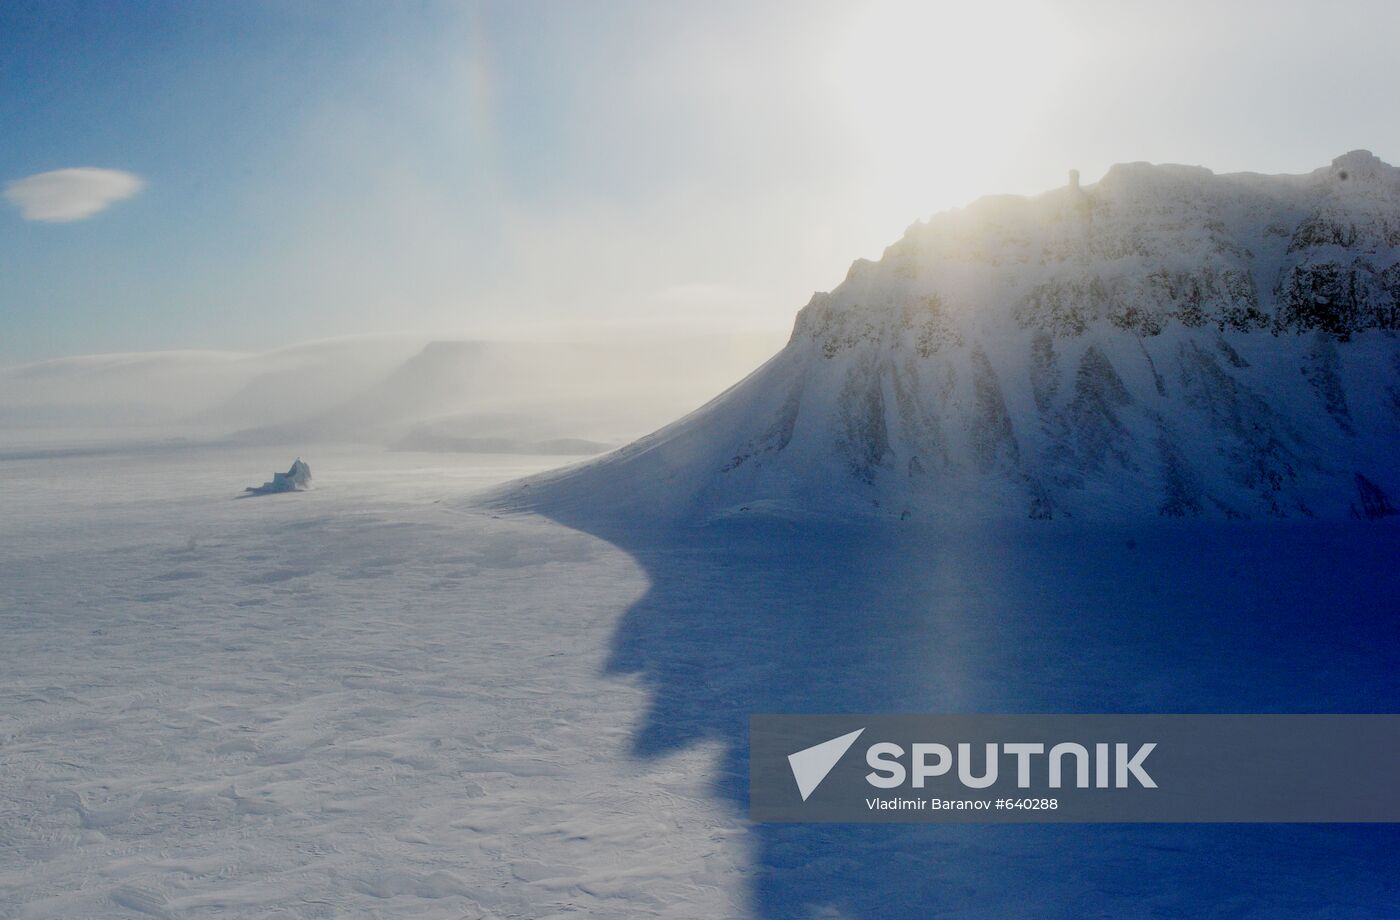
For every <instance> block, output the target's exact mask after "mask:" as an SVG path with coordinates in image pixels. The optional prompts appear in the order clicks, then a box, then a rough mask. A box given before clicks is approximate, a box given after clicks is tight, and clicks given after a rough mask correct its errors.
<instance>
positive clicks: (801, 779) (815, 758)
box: [788, 728, 865, 802]
mask: <svg viewBox="0 0 1400 920" xmlns="http://www.w3.org/2000/svg"><path fill="white" fill-rule="evenodd" d="M863 731H865V729H863V728H858V729H856V730H855V731H853V732H851V733H850V734H848V735H842V736H841V737H839V738H832V739H831V740H830V741H823V742H822V743H821V744H814V745H812V746H811V747H809V748H803V749H802V750H800V751H798V752H797V753H796V754H789V755H788V766H790V767H792V778H793V779H795V780H797V791H798V792H800V793H802V801H804V802H805V801H807V797H808V796H809V795H811V794H812V793H813V792H816V791H817V787H818V786H820V785H821V784H822V780H824V779H826V775H827V774H828V773H830V772H831V768H832V767H834V766H836V764H837V763H839V762H840V760H841V758H842V757H843V756H845V754H846V752H847V751H849V750H850V749H851V745H853V744H855V743H856V739H857V738H859V737H860V734H861V732H863Z"/></svg>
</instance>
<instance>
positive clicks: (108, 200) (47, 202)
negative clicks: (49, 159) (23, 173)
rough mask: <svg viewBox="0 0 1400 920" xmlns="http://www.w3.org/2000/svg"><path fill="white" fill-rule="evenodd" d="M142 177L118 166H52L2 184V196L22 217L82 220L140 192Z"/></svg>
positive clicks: (49, 219)
mask: <svg viewBox="0 0 1400 920" xmlns="http://www.w3.org/2000/svg"><path fill="white" fill-rule="evenodd" d="M145 184H146V183H145V180H143V179H142V178H141V177H140V176H136V175H133V174H131V173H129V172H123V171H121V170H119V169H97V168H95V167H91V166H84V167H78V168H75V169H55V170H52V171H50V172H42V173H36V174H35V175H32V176H27V177H25V178H23V179H16V180H15V181H13V182H9V183H6V185H5V199H6V200H7V201H9V202H10V204H12V205H14V206H15V207H17V208H19V210H20V214H21V215H22V216H23V217H24V219H25V220H40V221H47V222H51V223H61V222H64V221H73V220H84V219H86V218H89V217H91V216H93V215H94V214H96V213H98V212H99V211H102V210H105V209H106V208H108V207H110V206H111V205H113V204H115V203H116V202H118V201H121V200H123V199H125V198H130V197H131V196H132V195H135V194H136V193H137V192H139V191H141V188H142V186H144V185H145Z"/></svg>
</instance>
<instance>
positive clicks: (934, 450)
mask: <svg viewBox="0 0 1400 920" xmlns="http://www.w3.org/2000/svg"><path fill="white" fill-rule="evenodd" d="M1397 327H1400V169H1396V168H1394V167H1392V166H1389V165H1387V164H1386V163H1383V162H1381V161H1380V160H1379V159H1377V158H1376V157H1374V156H1372V155H1371V154H1370V153H1368V152H1366V151H1354V152H1352V153H1348V154H1346V155H1345V156H1342V157H1339V158H1337V159H1336V160H1334V161H1333V163H1332V165H1331V166H1327V167H1323V168H1321V169H1318V170H1315V171H1314V172H1312V173H1308V174H1305V175H1298V176H1264V175H1257V174H1251V173H1242V174H1233V175H1215V174H1213V173H1211V172H1210V171H1209V170H1206V169H1202V168H1197V167H1185V166H1154V165H1149V164H1146V163H1131V164H1123V165H1119V166H1115V167H1113V168H1112V169H1111V170H1109V172H1108V174H1107V175H1106V176H1104V178H1103V179H1102V180H1101V181H1100V182H1098V183H1097V184H1095V185H1089V186H1084V187H1082V188H1081V187H1078V186H1077V185H1076V184H1073V183H1072V184H1071V185H1070V186H1068V187H1065V188H1061V189H1058V190H1055V191H1051V192H1048V193H1046V194H1043V195H1040V196H1038V197H1035V198H1019V197H993V198H985V199H982V200H980V201H978V202H976V203H974V204H973V205H971V206H969V207H967V208H965V209H961V210H956V211H951V212H948V213H944V214H940V215H938V216H936V217H934V218H932V219H931V220H929V221H927V222H921V223H917V224H915V225H914V226H912V227H910V228H909V230H908V231H907V232H906V234H905V235H904V238H903V239H901V240H900V241H899V242H897V243H895V244H894V245H893V246H890V247H889V248H888V249H887V250H886V251H885V253H884V256H883V258H881V259H880V261H878V262H869V261H864V260H861V261H857V262H856V263H855V264H854V265H853V266H852V267H851V270H850V273H849V275H848V276H847V278H846V280H845V282H844V283H843V284H841V285H840V286H839V287H838V288H837V289H836V290H834V291H832V292H830V293H820V294H817V295H815V296H814V297H813V298H812V300H811V302H810V303H809V304H808V305H807V306H806V307H805V308H804V309H803V310H802V311H801V312H800V313H799V314H798V316H797V322H796V325H795V327H794V329H793V333H792V338H791V340H790V341H789V343H788V345H787V346H786V347H785V348H784V349H783V350H782V351H781V352H779V353H778V354H777V355H776V356H775V357H773V358H772V359H771V360H770V361H769V362H768V363H766V364H765V365H764V366H763V367H761V368H759V369H758V370H757V371H755V372H754V373H753V374H752V375H750V376H749V377H748V378H746V379H745V380H743V381H742V382H740V383H739V384H737V385H735V386H734V387H732V388H731V389H729V390H728V391H726V392H725V393H723V394H722V395H720V396H719V397H717V398H716V399H715V400H713V401H712V402H711V403H709V404H708V405H706V406H704V407H703V408H701V409H699V410H697V411H696V412H694V413H692V414H691V415H689V416H687V417H686V418H684V419H682V420H680V421H678V422H676V423H674V424H672V425H670V426H669V427H666V428H663V429H661V430H660V431H658V432H656V433H655V434H652V435H650V436H648V437H645V438H642V439H641V440H639V441H636V442H635V443H633V444H631V445H629V446H627V447H624V448H622V449H621V450H619V451H616V452H614V453H612V454H608V455H606V456H604V457H602V458H599V459H597V460H594V461H591V462H589V463H587V464H584V465H582V466H577V467H574V468H571V469H569V470H566V471H563V472H561V473H555V474H549V475H546V476H543V477H537V478H536V479H534V480H531V481H528V482H526V483H524V484H522V486H521V487H519V488H517V489H516V490H515V491H514V492H512V493H511V494H510V497H509V501H510V502H512V503H514V504H516V505H520V504H522V503H523V504H525V505H530V504H539V505H545V504H548V505H553V506H556V507H557V506H560V505H561V504H562V505H571V506H579V507H580V508H588V509H593V510H596V511H599V512H607V511H610V510H615V511H621V510H624V509H633V510H644V511H648V512H654V513H660V514H671V515H683V516H692V515H699V516H702V517H704V516H713V515H717V514H728V513H741V512H743V511H745V510H751V509H758V508H778V509H783V510H785V511H789V512H794V513H806V512H818V513H837V514H848V513H851V512H858V513H872V514H877V515H892V516H896V517H901V518H910V517H916V518H918V517H924V518H926V517H940V516H949V515H967V514H970V515H975V516H1013V517H1031V518H1059V517H1077V518H1098V519H1104V518H1125V517H1137V516H1153V517H1156V516H1159V515H1160V516H1168V517H1195V516H1215V517H1226V518H1250V517H1252V518H1259V517H1280V518H1286V517H1300V516H1302V517H1311V516H1318V517H1344V516H1348V515H1353V516H1361V517H1378V516H1385V515H1389V514H1393V513H1394V512H1395V501H1396V498H1397V497H1400V459H1397V448H1400V339H1397V333H1396V330H1397Z"/></svg>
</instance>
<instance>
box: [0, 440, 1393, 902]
mask: <svg viewBox="0 0 1400 920" xmlns="http://www.w3.org/2000/svg"><path fill="white" fill-rule="evenodd" d="M307 454H308V456H309V457H311V458H312V459H313V460H314V464H315V469H316V476H317V485H318V488H317V489H316V490H313V491H310V492H297V493H288V494H283V495H275V496H269V497H266V498H259V499H256V500H253V501H237V500H234V496H235V495H237V494H238V490H239V489H240V488H241V487H242V485H243V483H244V482H245V481H246V478H247V476H248V474H249V471H250V470H263V469H267V468H269V467H271V466H273V465H274V464H277V463H281V462H285V456H284V455H282V454H281V453H280V452H270V451H253V450H236V451H232V450H219V451H211V450H197V449H187V450H182V451H165V452H161V451H157V450H145V451H140V452H134V453H131V454H122V453H107V454H104V455H101V456H86V455H49V456H44V457H40V458H31V459H2V458H0V507H3V509H4V514H3V515H0V637H3V641H0V916H5V917H7V918H9V917H16V918H63V920H75V918H104V920H112V918H120V917H131V918H139V917H142V916H155V917H191V918H193V917H265V916H287V917H303V918H312V917H385V918H390V917H392V918H399V917H415V916H420V917H443V918H449V917H450V918H460V917H499V918H519V920H538V918H546V917H564V916H588V917H617V918H631V917H645V916H659V917H674V918H686V920H692V918H697V917H755V918H771V920H787V918H793V917H865V918H891V917H907V918H926V917H939V916H947V917H955V918H988V920H990V918H998V920H1000V918H1004V917H1022V916H1034V917H1056V918H1065V920H1069V918H1074V920H1082V918H1085V917H1112V918H1115V920H1118V918H1149V917H1173V918H1175V917H1211V916H1220V917H1225V916H1228V917H1255V918H1265V917H1270V918H1272V917H1277V918H1288V920H1296V918H1337V917H1347V918H1384V917H1393V916H1395V915H1396V914H1397V912H1400V891H1397V887H1396V885H1397V880H1396V875H1395V872H1394V861H1395V853H1396V852H1397V851H1400V834H1397V830H1396V829H1395V828H1393V827H1389V826H1351V827H1344V826H1314V827H1302V826H1295V827H1277V826H1259V827H1248V826H1235V827H1158V826H1137V827H1115V828H1106V827H1101V826H1092V825H1090V826H1082V827H1006V826H1002V827H980V828H979V827H962V828H938V827H932V828H918V827H891V826H878V827H860V826H848V827H842V826H837V827H823V826H814V827H802V826H757V827H753V826H748V825H747V824H746V822H745V820H744V809H745V807H746V802H745V789H746V779H745V769H746V768H745V766H744V764H745V750H746V749H745V744H746V740H745V738H746V730H747V718H748V715H749V713H752V712H801V711H840V710H848V711H865V710H879V711H977V710H983V711H1032V712H1033V711H1105V710H1108V711H1119V710H1128V711H1131V710H1151V711H1230V712H1233V711H1309V712H1315V711H1343V712H1358V711H1359V712H1366V711H1396V709H1397V707H1400V661H1397V657H1396V650H1397V648H1400V634H1397V629H1400V625H1398V624H1397V619H1396V617H1395V616H1394V604H1393V598H1394V597H1395V596H1396V592H1397V590H1400V571H1397V569H1396V567H1395V565H1394V560H1395V558H1396V557H1397V552H1400V531H1397V529H1396V527H1395V526H1394V521H1393V520H1387V521H1343V522H1339V523H1325V522H1316V521H1283V522H1276V521H1270V522H1233V521H1232V522H1223V523H1211V522H1198V521H1184V522H1179V521H1168V522H1161V521H1159V522H1155V523H1154V524H1153V525H1152V526H1144V527H1131V528H1129V527H1112V526H1106V525H1098V526H1094V525H1086V524H1085V523H1084V522H1082V521H1076V522H1071V521H1059V520H1055V521H1049V522H1045V521H1034V522H1031V521H1027V522H1020V523H1019V524H1018V525H1016V526H1013V527H996V526H987V525H984V526H979V527H959V528H948V529H943V528H941V527H940V526H938V525H927V524H920V523H918V522H914V521H908V522H900V521H879V520H876V521H865V522H850V521H846V522H827V523H816V522H812V521H805V522H798V523H794V522H791V521H784V520H780V519H775V518H771V517H766V516H756V515H744V516H738V517H735V518H731V519H727V520H720V521H716V522H712V523H710V524H709V525H707V526H704V527H693V526H681V527H673V526H670V525H664V526H663V525H660V524H656V525H649V524H647V523H645V522H642V521H638V520H635V519H634V520H632V521H630V522H624V523H622V524H619V523H617V522H611V523H609V522H601V521H586V520H582V519H576V520H572V521H570V522H569V523H570V524H571V525H573V526H572V527H570V526H564V525H562V524H559V523H556V522H554V521H550V520H547V519H544V518H540V517H537V516H533V515H515V516H507V517H501V518H495V517H492V516H491V515H489V514H483V513H481V512H480V511H478V510H475V505H474V503H473V502H468V503H466V504H463V503H462V502H461V501H460V500H454V501H450V502H449V501H445V500H444V499H445V498H446V497H448V496H459V495H461V494H463V493H465V492H471V491H473V490H474V489H477V488H480V487H484V486H489V485H491V484H492V483H495V482H499V481H501V480H503V479H506V478H509V477H511V476H516V475H521V474H525V473H530V472H533V471H535V470H538V469H539V465H540V464H541V463H542V462H544V461H541V460H539V459H534V460H530V459H528V458H527V459H519V458H505V457H497V458H481V457H476V458H472V457H466V456H463V457H448V458H443V457H441V456H438V457H433V456H427V455H412V454H401V453H394V454H384V453H365V454H355V453H347V452H345V451H343V450H341V451H337V450H335V449H333V448H330V447H313V448H310V449H308V452H307ZM1183 573H1187V574H1189V577H1185V575H1184V574H1183Z"/></svg>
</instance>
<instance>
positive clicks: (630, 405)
mask: <svg viewBox="0 0 1400 920" xmlns="http://www.w3.org/2000/svg"><path fill="white" fill-rule="evenodd" d="M781 341H782V336H781V333H767V334H765V333H758V332H753V333H736V334H725V335H715V334H708V335H707V334H698V333H694V332H690V333H681V332H675V333H671V334H655V335H643V334H641V333H637V334H636V335H634V336H631V337H621V338H620V339H619V340H618V341H613V342H527V341H516V342H508V341H505V342H503V341H475V340H461V341H458V340H439V341H427V340H424V339H421V338H414V337H408V336H375V337H359V338H346V339H332V340H326V341H321V342H312V343H307V344H302V345H292V346H288V347H285V348H280V349H277V350H275V351H269V352H263V353H254V354H242V353H234V352H149V353H138V354H123V355H89V356H79V357H72V358H60V359H55V360H51V361H44V362H39V363H36V364H29V365H24V366H20V367H13V368H6V369H0V441H3V442H5V444H6V447H7V448H8V449H10V450H11V451H13V450H14V449H19V448H22V449H28V448H29V447H32V446H33V445H35V444H36V443H43V444H44V445H49V446H52V445H53V444H60V445H72V444H81V445H84V446H92V445H93V444H99V443H106V444H110V443H120V444H132V443H148V442H161V443H164V442H165V441H168V440H169V439H171V438H195V439H198V440H200V441H211V440H221V441H230V440H231V441H234V442H238V443H245V444H258V445H268V446H274V445H275V446H277V447H279V449H285V450H287V451H290V452H291V453H293V454H295V453H297V452H298V451H300V450H301V449H302V447H303V445H305V444H308V443H316V442H321V443H324V442H342V443H352V444H363V445H373V446H377V447H391V448H396V449H400V450H421V451H469V452H478V453H481V452H491V453H500V452H507V453H535V454H561V455H562V454H572V455H575V456H577V455H579V454H591V453H598V452H600V451H604V450H608V449H610V448H612V447H615V446H616V445H618V444H623V443H626V442H627V441H630V440H632V439H633V438H636V437H637V436H639V435H641V434H644V433H646V432H647V431H650V430H653V429H655V428H656V427H657V426H658V425H661V424H664V423H665V422H666V421H669V420H670V419H673V418H675V417H676V416H678V415H681V414H683V413H685V412H688V411H690V410H692V409H694V408H695V407H696V406H698V405H700V404H701V403H703V402H704V401H705V400H706V399H707V398H709V396H710V395H712V394H713V393H714V392H715V390H716V389H718V388H719V387H721V386H723V385H724V384H725V383H727V382H728V381H730V380H733V379H734V377H736V376H738V375H740V374H743V373H746V372H747V371H749V370H751V369H752V368H754V367H755V366H757V365H758V364H760V363H762V361H763V360H764V359H765V358H767V357H768V356H770V355H771V354H772V353H773V350H774V349H775V348H776V347H778V346H779V345H780V344H781ZM16 445H19V448H17V447H16Z"/></svg>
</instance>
